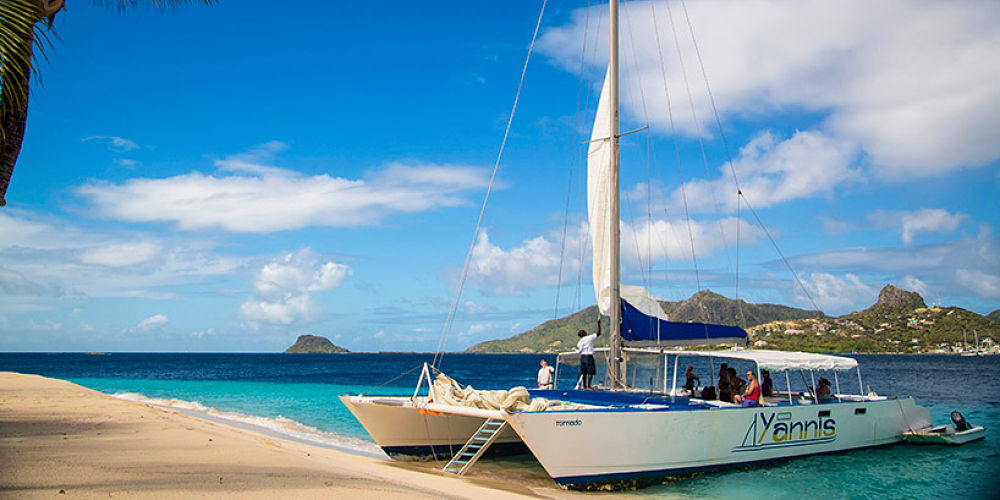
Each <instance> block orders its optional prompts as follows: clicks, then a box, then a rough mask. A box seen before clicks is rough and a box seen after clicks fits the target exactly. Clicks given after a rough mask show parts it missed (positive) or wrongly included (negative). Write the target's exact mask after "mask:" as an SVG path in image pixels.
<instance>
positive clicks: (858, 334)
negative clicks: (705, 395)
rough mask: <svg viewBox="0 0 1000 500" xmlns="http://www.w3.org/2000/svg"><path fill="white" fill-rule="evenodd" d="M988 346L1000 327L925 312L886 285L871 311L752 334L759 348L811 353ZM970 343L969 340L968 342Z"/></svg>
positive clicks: (966, 315)
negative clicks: (964, 334) (985, 343)
mask: <svg viewBox="0 0 1000 500" xmlns="http://www.w3.org/2000/svg"><path fill="white" fill-rule="evenodd" d="M963 330H965V331H966V332H967V335H968V338H970V339H971V338H972V336H973V332H976V333H978V334H979V339H980V340H983V341H986V340H987V339H988V343H989V344H992V342H993V341H994V340H997V339H1000V322H997V321H994V320H992V319H990V318H988V317H986V316H980V315H979V314H976V313H974V312H972V311H968V310H965V309H962V308H960V307H927V304H926V303H925V302H924V299H923V297H921V296H920V294H918V293H916V292H909V291H906V290H902V289H900V288H897V287H895V286H893V285H886V286H885V288H883V289H882V291H880V292H879V298H878V301H877V302H876V303H875V304H873V305H872V306H871V307H869V308H867V309H865V310H863V311H858V312H853V313H850V314H845V315H844V316H841V317H839V318H825V319H808V320H796V321H777V322H771V323H766V324H762V325H757V326H755V327H753V328H751V329H750V333H751V335H752V337H753V338H752V341H753V343H754V345H755V346H757V347H766V348H768V349H781V350H801V351H811V352H955V351H960V350H962V349H963V348H964V347H963V345H962V331H963ZM970 342H971V340H970Z"/></svg>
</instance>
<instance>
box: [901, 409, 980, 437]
mask: <svg viewBox="0 0 1000 500" xmlns="http://www.w3.org/2000/svg"><path fill="white" fill-rule="evenodd" d="M951 420H952V422H955V425H939V426H937V427H927V428H925V429H920V430H916V431H909V432H904V433H903V439H905V440H906V441H907V442H908V443H913V444H950V445H960V444H965V443H969V442H972V441H976V440H979V439H983V438H985V437H986V428H985V427H983V426H981V425H976V426H973V425H970V424H969V423H968V422H966V421H965V417H963V416H962V414H961V413H959V412H957V411H953V412H951Z"/></svg>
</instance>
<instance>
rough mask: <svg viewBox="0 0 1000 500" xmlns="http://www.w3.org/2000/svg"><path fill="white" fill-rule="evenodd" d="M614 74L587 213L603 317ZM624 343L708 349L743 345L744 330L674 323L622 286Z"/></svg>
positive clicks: (591, 165)
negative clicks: (611, 97) (611, 98)
mask: <svg viewBox="0 0 1000 500" xmlns="http://www.w3.org/2000/svg"><path fill="white" fill-rule="evenodd" d="M609 78H610V75H608V76H605V78H604V88H603V89H602V90H601V100H600V101H599V103H598V105H597V116H596V117H595V118H594V130H593V132H592V133H591V136H590V148H589V150H588V151H587V212H588V215H589V222H590V238H591V241H592V243H593V249H594V267H593V273H594V293H595V295H596V297H597V307H598V309H600V311H601V314H603V315H605V316H610V315H611V301H612V297H611V295H612V291H611V286H612V283H611V276H612V273H611V269H612V266H613V265H615V264H614V263H613V262H612V257H611V253H612V252H611V249H612V248H613V245H618V244H619V242H618V241H612V240H613V239H614V238H612V227H613V226H612V224H618V220H612V211H611V203H612V202H611V200H612V193H611V122H610V114H611V104H610V98H609V96H608V92H609V87H610V80H609ZM621 303H622V306H621V307H622V339H623V340H624V341H626V342H627V343H628V344H629V345H692V344H699V345H710V344H718V343H730V342H734V343H735V342H741V341H745V340H746V336H747V335H746V332H744V331H743V330H742V329H740V328H737V327H731V326H723V325H710V324H705V323H677V322H671V321H670V320H669V318H668V317H667V313H666V312H664V311H663V308H662V307H660V303H659V302H658V301H657V300H656V298H655V297H653V295H652V294H650V293H649V291H648V290H646V289H645V288H643V287H641V286H629V285H622V286H621Z"/></svg>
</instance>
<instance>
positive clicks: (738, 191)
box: [680, 0, 820, 328]
mask: <svg viewBox="0 0 1000 500" xmlns="http://www.w3.org/2000/svg"><path fill="white" fill-rule="evenodd" d="M680 1H681V7H682V8H683V9H684V18H685V19H686V20H687V25H688V31H689V32H690V33H691V42H692V43H693V44H694V52H695V54H696V55H697V56H698V65H699V66H700V67H701V75H702V78H703V79H704V80H705V90H707V91H708V99H709V102H710V103H711V104H712V112H713V113H714V114H715V124H716V126H717V127H718V129H719V138H721V139H722V147H723V150H724V151H725V153H726V160H727V161H728V163H729V171H730V172H731V173H732V176H733V183H734V184H736V196H737V198H739V199H742V200H743V202H744V203H746V205H747V209H749V210H750V213H752V214H753V216H754V218H755V219H756V220H757V223H758V224H759V225H760V227H761V229H763V230H764V233H765V234H767V238H768V239H769V240H771V245H773V246H774V249H775V251H777V252H778V255H779V256H781V260H782V262H784V264H785V267H787V268H788V271H789V272H790V273H792V277H793V278H794V279H795V282H796V283H797V284H798V285H799V287H800V288H801V289H802V292H803V293H805V294H806V297H807V298H808V299H809V302H810V303H811V304H812V305H813V307H815V308H816V310H817V311H819V310H820V309H819V306H818V305H816V301H815V300H813V298H812V295H811V294H810V293H809V290H808V289H806V286H805V284H804V283H802V280H800V279H799V277H798V274H796V272H795V270H794V269H792V265H791V263H789V262H788V259H786V258H785V256H784V254H782V252H781V249H780V248H778V244H777V242H775V241H774V238H772V237H771V233H770V232H769V231H768V230H767V226H765V225H764V221H763V220H761V218H760V216H759V215H757V211H756V210H754V209H753V206H751V205H750V200H749V199H748V198H747V197H746V195H744V194H743V189H742V188H741V187H740V181H739V178H738V177H737V176H736V167H735V166H734V165H733V157H732V155H731V154H730V152H729V142H728V141H727V140H726V135H725V133H723V131H722V119H721V118H720V117H719V109H718V107H716V105H715V96H714V94H712V87H711V86H710V85H709V84H708V73H707V72H706V71H705V63H704V61H703V60H702V58H701V50H700V49H699V48H698V41H697V40H696V39H695V37H694V27H693V26H692V24H691V16H690V15H688V10H687V4H686V3H685V2H684V0H680ZM739 209H740V207H739V203H737V204H736V210H737V212H736V214H737V219H736V228H737V239H738V238H739V236H738V235H739V232H738V231H739V227H740V226H739V213H740V212H739ZM738 243H739V242H738V241H737V252H738V251H739V246H738ZM738 263H739V253H737V267H736V286H737V288H736V290H737V295H736V301H737V305H738V306H739V308H740V309H739V311H740V316H743V306H742V304H741V303H740V302H739V264H738ZM743 327H744V328H746V318H745V317H743Z"/></svg>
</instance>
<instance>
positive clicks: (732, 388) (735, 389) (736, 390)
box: [729, 368, 747, 403]
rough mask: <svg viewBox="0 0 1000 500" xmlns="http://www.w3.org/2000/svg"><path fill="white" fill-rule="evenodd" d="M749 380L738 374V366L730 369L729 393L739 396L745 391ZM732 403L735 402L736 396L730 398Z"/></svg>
mask: <svg viewBox="0 0 1000 500" xmlns="http://www.w3.org/2000/svg"><path fill="white" fill-rule="evenodd" d="M746 385H747V381H746V380H743V379H741V378H740V377H739V376H738V375H736V368H730V369H729V393H730V394H732V395H733V396H738V395H740V394H741V393H742V392H743V388H744V387H746ZM729 402H730V403H735V402H736V398H733V399H731V400H729Z"/></svg>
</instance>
